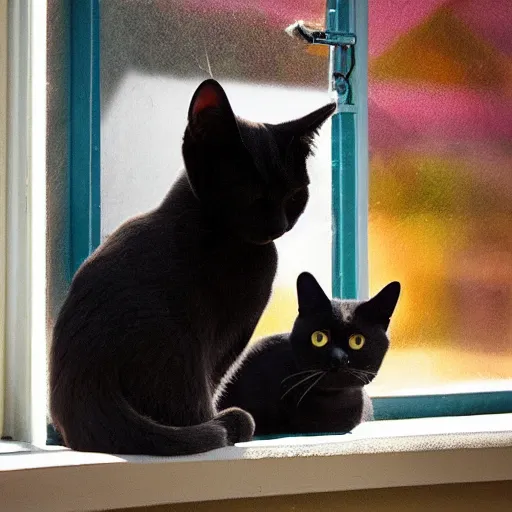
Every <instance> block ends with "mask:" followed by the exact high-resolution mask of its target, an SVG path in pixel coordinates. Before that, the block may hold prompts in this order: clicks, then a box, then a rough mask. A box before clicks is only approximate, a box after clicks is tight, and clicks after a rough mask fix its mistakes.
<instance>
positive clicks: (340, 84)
mask: <svg viewBox="0 0 512 512" xmlns="http://www.w3.org/2000/svg"><path fill="white" fill-rule="evenodd" d="M286 33H287V34H288V35H290V36H292V37H297V38H299V39H301V40H302V41H304V42H306V43H308V44H323V45H328V46H333V47H334V52H333V55H332V61H331V81H332V84H331V85H332V88H333V89H334V90H335V91H336V92H337V93H338V101H339V103H340V104H345V105H350V104H351V103H352V94H351V87H350V82H349V77H350V73H351V72H352V69H353V68H354V64H355V52H354V46H355V44H356V35H355V34H351V33H346V32H336V31H332V30H326V31H321V30H314V29H311V28H308V27H307V26H306V24H305V23H304V21H302V20H300V21H297V22H295V23H293V24H292V25H290V26H289V27H287V28H286Z"/></svg>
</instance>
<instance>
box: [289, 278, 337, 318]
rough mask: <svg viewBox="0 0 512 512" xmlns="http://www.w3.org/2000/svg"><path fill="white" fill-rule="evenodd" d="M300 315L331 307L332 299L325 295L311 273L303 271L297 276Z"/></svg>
mask: <svg viewBox="0 0 512 512" xmlns="http://www.w3.org/2000/svg"><path fill="white" fill-rule="evenodd" d="M297 298H298V301H299V316H305V315H308V314H312V313H319V312H323V311H326V310H330V309H331V301H330V300H329V297H327V295H325V293H324V291H323V290H322V287H321V286H320V285H319V284H318V282H317V280H316V279H315V278H314V277H313V276H312V275H311V274H310V273H309V272H302V274H300V276H299V277H298V278H297Z"/></svg>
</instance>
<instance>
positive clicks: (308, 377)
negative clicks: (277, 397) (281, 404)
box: [281, 371, 325, 400]
mask: <svg viewBox="0 0 512 512" xmlns="http://www.w3.org/2000/svg"><path fill="white" fill-rule="evenodd" d="M320 374H322V375H324V374H325V372H323V371H315V373H312V374H311V375H308V376H307V377H304V378H303V379H301V380H299V382H296V383H295V384H294V385H293V386H291V387H289V388H288V389H287V390H286V391H285V392H284V393H283V394H282V395H281V400H282V399H283V398H284V397H285V396H286V395H287V394H288V393H289V392H290V391H291V390H292V389H295V388H296V387H297V386H300V385H301V384H302V383H304V382H307V381H308V380H310V379H313V378H315V377H317V376H318V375H320Z"/></svg>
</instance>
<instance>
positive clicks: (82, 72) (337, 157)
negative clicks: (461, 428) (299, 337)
mask: <svg viewBox="0 0 512 512" xmlns="http://www.w3.org/2000/svg"><path fill="white" fill-rule="evenodd" d="M67 5H68V8H69V10H68V16H69V27H70V42H69V46H70V86H69V101H70V121H69V151H70V157H69V204H70V228H69V229H70V236H69V243H70V251H69V253H70V261H69V276H68V277H69V279H71V277H72V275H73V274H74V272H75V271H76V270H77V268H78V267H79V265H80V264H81V263H82V262H83V260H84V259H85V258H86V257H87V256H88V255H89V254H90V253H91V252H92V251H93V250H94V249H95V247H97V246H98V245H99V243H100V213H101V207H100V186H101V180H100V178H101V176H100V67H99V60H100V30H99V26H100V12H99V0H67ZM326 6H327V11H328V12H329V10H331V15H330V16H329V15H328V16H327V17H326V20H327V28H328V29H330V30H337V31H343V32H354V33H355V34H356V37H357V42H356V45H355V56H356V62H355V66H354V68H353V71H352V73H351V76H350V80H349V81H350V84H351V86H352V89H353V96H352V101H351V102H350V103H348V104H339V108H338V112H337V113H336V114H335V115H334V116H333V120H332V148H333V155H334V158H333V167H332V172H333V219H334V237H333V246H332V251H333V295H334V296H341V297H344V298H360V299H364V298H367V296H368V106H367V98H368V74H367V53H368V1H367V0H364V1H360V0H358V1H357V3H356V2H355V0H328V1H327V3H326ZM356 6H357V16H356V10H355V9H356ZM332 10H334V11H332ZM332 12H334V13H335V15H333V14H332ZM331 52H332V50H331ZM332 61H333V59H332V57H331V70H332ZM347 124H348V125H349V126H351V127H352V129H351V131H350V132H349V135H348V136H347V131H346V130H345V129H344V128H345V127H346V126H347ZM84 127H86V128H85V129H84ZM342 127H343V134H344V135H343V137H342V136H341V129H342ZM342 171H343V172H342ZM347 189H348V191H349V192H348V193H347ZM341 233H343V235H344V236H343V237H342V236H341ZM342 276H343V280H342ZM342 283H348V284H347V285H346V286H345V285H343V284H342ZM373 401H374V407H375V419H407V418H427V417H439V416H467V415H480V414H500V413H507V412H512V391H496V392H468V393H433V394H421V395H420V394H418V395H408V396H382V397H380V396H379V397H375V398H373ZM50 437H51V436H50Z"/></svg>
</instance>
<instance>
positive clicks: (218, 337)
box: [50, 80, 335, 455]
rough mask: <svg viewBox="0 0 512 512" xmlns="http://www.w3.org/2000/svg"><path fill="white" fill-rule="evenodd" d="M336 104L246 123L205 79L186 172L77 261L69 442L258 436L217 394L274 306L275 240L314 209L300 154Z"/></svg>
mask: <svg viewBox="0 0 512 512" xmlns="http://www.w3.org/2000/svg"><path fill="white" fill-rule="evenodd" d="M171 93H172V91H171ZM334 110H335V105H334V104H330V105H326V106H324V107H322V108H320V109H319V110H317V111H315V112H313V113H311V114H309V115H307V116H305V117H303V118H301V119H298V120H296V121H290V122H287V123H283V124H278V125H271V124H256V123H249V122H247V121H243V120H241V119H238V118H236V117H235V116H234V114H233V112H232V110H231V107H230V105H229V102H228V99H227V97H226V95H225V93H224V91H223V89H222V88H221V86H220V85H219V84H218V83H217V82H215V81H214V80H207V81H205V82H203V83H202V84H201V85H200V86H199V88H198V89H197V91H196V92H195V94H194V96H193V98H192V102H191V105H190V109H189V115H188V126H187V128H186V131H185V136H184V139H183V158H184V161H185V167H186V172H185V173H184V174H183V175H182V176H181V177H180V178H178V180H177V181H176V183H175V184H174V186H173V187H172V189H171V191H170V192H169V194H168V195H167V197H166V198H165V199H164V200H163V202H162V204H161V205H160V206H159V207H158V208H156V209H155V210H153V211H151V212H149V213H147V214H145V215H141V216H139V217H136V218H134V219H132V220H130V221H128V222H126V223H125V224H124V225H122V226H121V227H120V228H119V229H118V230H117V231H116V232H114V233H113V234H112V235H111V236H110V237H109V238H108V239H107V240H106V242H105V243H104V244H103V245H102V246H100V247H99V248H98V249H97V250H96V251H95V252H94V254H93V255H92V256H91V257H90V258H89V259H88V260H87V261H86V262H85V263H84V264H83V265H82V266H81V268H80V269H79V270H78V272H77V274H76V275H75V277H74V279H73V282H72V284H71V288H70V291H69V294H68V296H67V299H66V301H65V303H64V305H63V307H62V310H61V312H60V314H59V317H58V319H57V322H56V325H55V328H54V333H53V342H52V347H51V354H50V408H51V414H52V419H53V421H54V423H55V426H56V427H57V429H58V430H59V431H60V432H61V433H62V435H63V438H64V441H65V444H66V445H67V446H69V447H71V448H73V449H76V450H88V451H104V452H111V453H125V454H129V453H132V454H158V455H179V454H189V453H197V452H202V451H206V450H211V449H214V448H219V447H221V446H225V445H226V444H230V443H234V442H238V441H242V440H248V439H250V438H251V437H252V434H253V429H254V423H253V420H252V418H251V416H250V415H249V414H247V413H246V412H244V411H242V410H240V409H231V410H229V411H223V412H221V413H220V414H218V415H216V412H215V409H214V406H213V402H212V396H213V392H214V390H215V388H216V387H217V385H218V383H219V382H220V379H221V377H222V376H223V375H224V374H225V372H226V371H227V369H228V368H229V367H230V366H231V364H232V363H233V362H234V361H235V360H236V358H237V357H238V356H239V355H240V353H241V352H242V350H243V349H244V347H245V346H246V344H247V342H248V341H249V339H250V337H251V335H252V332H253V330H254V328H255V326H256V323H257V322H258V320H259V318H260V316H261V313H262V312H263V309H264V308H265V306H266V304H267V301H268V298H269V295H270V291H271V287H272V282H273V279H274V275H275V272H276V264H277V255H276V249H275V245H274V243H273V242H272V241H273V240H274V239H276V238H278V237H280V236H281V235H283V234H284V233H286V232H287V231H289V230H290V229H291V228H292V227H293V225H294V224H295V223H296V222H297V219H298V218H299V216H300V215H301V214H302V212H303V210H304V208H305V206H306V203H307V200H308V183H309V181H308V175H307V171H306V158H307V156H308V154H309V153H310V150H311V144H312V139H313V137H314V135H315V133H316V132H317V130H318V129H319V128H320V126H321V125H322V123H323V122H324V121H325V120H326V119H327V118H328V117H329V116H330V115H331V114H332V113H333V111H334Z"/></svg>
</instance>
